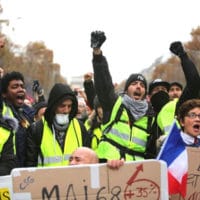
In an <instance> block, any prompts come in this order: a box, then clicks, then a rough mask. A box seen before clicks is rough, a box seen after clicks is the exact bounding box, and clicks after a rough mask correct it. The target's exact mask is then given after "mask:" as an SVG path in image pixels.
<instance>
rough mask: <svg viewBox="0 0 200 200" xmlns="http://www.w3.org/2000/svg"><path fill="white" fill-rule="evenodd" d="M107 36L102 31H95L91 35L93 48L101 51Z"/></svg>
mask: <svg viewBox="0 0 200 200" xmlns="http://www.w3.org/2000/svg"><path fill="white" fill-rule="evenodd" d="M105 40H106V36H105V34H104V32H102V31H94V32H92V33H91V47H92V48H93V49H94V48H97V49H99V48H100V47H101V45H102V44H103V43H104V42H105Z"/></svg>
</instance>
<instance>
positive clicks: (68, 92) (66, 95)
mask: <svg viewBox="0 0 200 200" xmlns="http://www.w3.org/2000/svg"><path fill="white" fill-rule="evenodd" d="M66 99H71V100H72V110H71V112H70V113H69V120H71V119H72V118H73V117H75V116H76V114H77V111H78V102H77V98H76V95H75V93H74V92H73V91H72V89H71V88H70V86H69V85H67V84H63V83H56V84H55V85H54V86H53V87H52V89H51V91H50V94H49V98H48V103H47V109H46V111H45V114H44V116H45V119H46V121H47V122H48V125H49V126H51V125H52V123H53V119H54V116H55V110H56V108H57V106H58V105H59V104H60V103H62V102H63V101H64V100H66Z"/></svg>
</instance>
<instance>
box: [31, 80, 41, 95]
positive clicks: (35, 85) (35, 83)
mask: <svg viewBox="0 0 200 200" xmlns="http://www.w3.org/2000/svg"><path fill="white" fill-rule="evenodd" d="M32 90H33V92H36V93H37V94H38V95H42V94H43V89H42V87H41V86H40V83H39V81H38V80H34V81H33V86H32Z"/></svg>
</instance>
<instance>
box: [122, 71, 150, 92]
mask: <svg viewBox="0 0 200 200" xmlns="http://www.w3.org/2000/svg"><path fill="white" fill-rule="evenodd" d="M134 81H141V82H143V84H144V86H145V90H147V81H146V79H145V77H144V76H143V75H142V74H131V75H130V76H129V77H128V79H127V80H126V84H125V87H124V91H126V90H127V89H128V87H129V85H130V84H131V83H132V82H134Z"/></svg>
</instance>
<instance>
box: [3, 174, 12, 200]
mask: <svg viewBox="0 0 200 200" xmlns="http://www.w3.org/2000/svg"><path fill="white" fill-rule="evenodd" d="M12 193H13V190H12V178H11V176H0V200H11V199H13V198H12Z"/></svg>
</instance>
